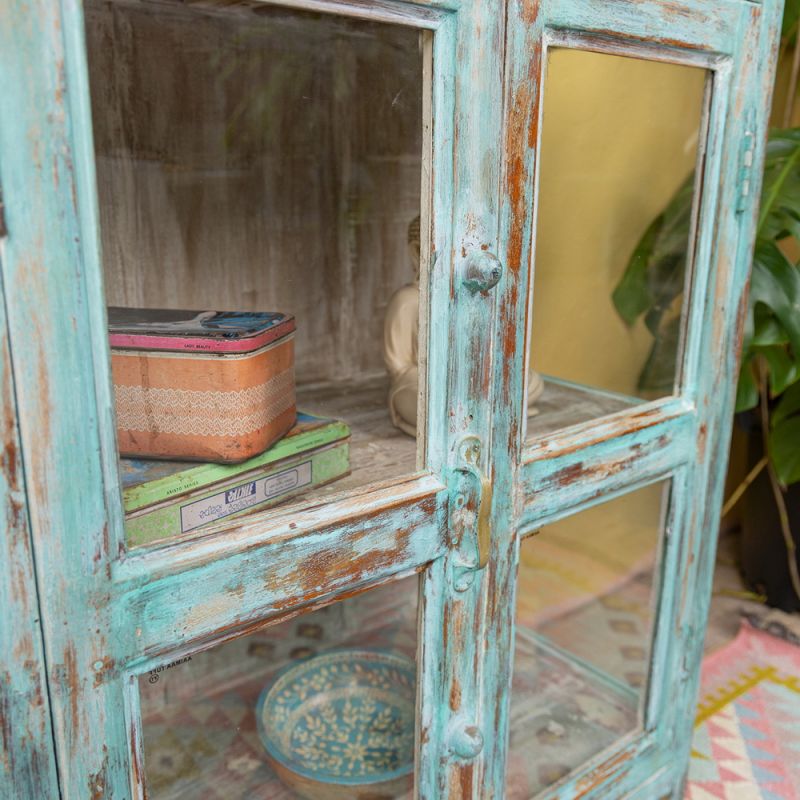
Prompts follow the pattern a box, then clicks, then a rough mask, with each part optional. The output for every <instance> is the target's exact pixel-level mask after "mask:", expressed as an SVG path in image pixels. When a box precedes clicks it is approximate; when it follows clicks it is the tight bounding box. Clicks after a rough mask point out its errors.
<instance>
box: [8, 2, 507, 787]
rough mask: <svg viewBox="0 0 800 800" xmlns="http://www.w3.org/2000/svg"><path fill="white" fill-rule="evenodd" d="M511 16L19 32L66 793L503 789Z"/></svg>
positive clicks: (36, 372)
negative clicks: (502, 495)
mask: <svg viewBox="0 0 800 800" xmlns="http://www.w3.org/2000/svg"><path fill="white" fill-rule="evenodd" d="M502 26H503V15H502V13H498V8H497V4H496V3H495V2H493V1H490V0H486V2H480V3H474V4H470V5H469V7H461V6H459V5H457V4H450V3H447V2H443V3H439V2H424V3H414V4H410V3H405V2H386V3H380V4H376V5H371V4H363V3H360V2H347V0H344V1H343V2H339V1H338V0H331V1H329V0H323V1H322V2H314V3H308V2H305V0H297V1H296V2H295V0H286V2H262V1H261V0H241V2H239V1H235V2H230V0H197V2H179V1H178V0H97V1H95V0H90V1H89V2H86V3H83V4H78V5H70V6H66V7H63V8H62V7H58V8H50V7H49V6H48V7H46V8H45V7H42V8H38V7H37V8H36V9H30V10H28V11H27V12H26V13H22V12H20V16H19V19H16V20H15V23H14V32H15V33H16V34H17V36H18V38H19V37H21V38H24V36H28V37H29V38H30V39H31V41H30V42H29V44H30V48H29V52H35V53H37V54H38V57H37V58H38V60H37V61H36V63H35V65H34V66H31V64H30V63H27V62H26V60H25V58H24V57H23V56H22V54H21V52H20V53H18V58H17V60H16V61H14V62H13V63H12V64H11V73H10V74H12V76H18V77H19V81H17V83H19V85H20V86H24V88H25V93H26V94H25V97H24V99H23V98H22V97H18V98H17V102H18V103H19V104H20V107H23V108H24V114H23V115H22V117H20V118H19V126H18V127H15V128H14V131H13V134H12V133H9V134H8V136H9V139H8V141H6V142H4V147H3V159H4V160H3V164H2V166H3V175H4V178H5V175H6V173H7V171H8V170H7V166H6V165H7V160H8V158H9V155H8V154H9V153H11V152H17V153H22V152H25V153H27V154H28V155H30V158H28V159H21V160H20V161H18V162H15V163H16V166H15V167H14V168H12V169H11V171H10V172H8V174H9V175H10V176H11V177H12V178H14V177H15V178H17V179H18V182H17V183H16V184H14V185H15V187H16V188H17V189H18V194H17V195H16V196H15V200H14V204H13V206H12V207H11V217H12V219H13V226H12V229H11V237H10V240H11V239H13V241H12V242H11V243H10V246H9V248H8V249H7V250H5V251H4V256H5V255H8V258H4V261H3V269H4V274H3V278H4V283H5V285H7V286H9V287H11V288H10V290H9V296H8V307H9V308H11V309H12V313H11V315H10V321H9V322H10V327H11V329H12V336H13V338H14V340H15V342H17V344H16V345H15V347H14V359H15V362H16V364H22V363H28V364H30V365H35V368H34V369H33V371H31V372H28V371H27V369H20V381H19V396H20V407H21V408H22V409H23V411H21V415H20V416H21V428H22V430H23V439H24V441H23V446H24V453H25V470H26V474H28V475H29V476H30V485H29V489H28V491H29V493H30V494H31V495H32V496H33V497H34V501H33V502H32V503H31V507H32V509H33V510H32V512H31V517H32V531H33V534H32V535H33V540H34V546H35V549H36V553H37V556H36V558H37V563H38V564H39V565H40V566H41V571H40V573H39V576H38V581H39V589H40V593H41V598H42V609H43V610H42V624H43V631H44V639H45V646H46V649H47V652H48V654H49V655H48V657H49V659H50V661H51V666H52V670H51V672H50V674H51V687H50V697H51V700H52V704H53V718H54V720H55V740H56V749H57V755H58V766H59V776H60V780H61V790H62V793H63V794H64V796H70V797H72V796H76V797H78V796H85V795H86V794H87V791H88V794H89V796H96V797H111V796H115V797H116V796H119V797H129V796H133V797H152V798H181V797H187V798H190V797H191V798H193V797H196V796H198V794H202V795H203V796H208V797H214V796H219V797H225V798H234V797H242V798H244V797H257V796H263V797H271V798H272V797H284V796H285V797H293V796H312V795H313V793H314V792H320V791H324V792H331V793H334V794H335V793H338V796H342V797H348V798H349V797H355V796H359V797H360V796H363V797H374V796H398V797H400V796H406V795H408V794H410V793H414V792H416V795H417V796H420V797H430V798H439V797H443V796H446V794H447V793H448V791H449V790H448V788H447V787H455V786H458V785H463V786H466V785H473V786H474V787H475V791H477V790H478V787H479V769H480V764H481V758H482V757H483V752H484V748H483V742H484V738H485V737H484V735H483V733H482V731H481V729H480V720H479V717H478V713H477V712H478V708H479V705H480V704H479V699H478V698H479V693H480V687H481V686H482V680H483V676H482V674H481V671H480V670H478V671H475V670H474V669H473V667H472V665H473V664H474V663H475V661H476V659H477V658H478V655H479V653H480V650H481V647H482V645H481V642H482V637H481V635H480V632H479V630H478V629H477V628H476V627H475V625H476V624H477V625H478V626H479V625H480V624H481V619H482V617H481V613H482V612H480V609H481V608H483V606H484V605H485V602H484V598H485V596H486V592H487V584H488V580H487V575H488V574H489V571H488V570H487V564H488V561H489V559H490V557H491V551H490V547H489V544H488V543H489V542H490V539H491V537H490V535H489V534H490V527H491V512H492V508H493V505H492V481H493V477H494V468H493V467H494V464H493V458H492V449H491V439H490V437H489V436H488V435H487V431H488V430H489V415H490V410H491V403H492V397H493V393H492V391H491V386H490V384H491V380H490V371H491V368H492V365H493V364H494V363H495V360H494V359H493V348H492V335H493V331H494V328H493V326H492V324H487V323H489V322H490V321H492V320H493V319H494V311H495V305H496V303H497V298H498V297H501V296H502V295H501V294H500V292H501V291H502V289H501V288H498V292H494V291H493V290H494V289H495V287H496V286H497V285H498V283H499V282H500V281H501V279H502V273H503V270H502V264H501V263H500V260H499V259H498V258H497V256H496V255H495V253H496V252H497V244H498V238H497V231H498V220H499V217H498V213H499V212H498V208H499V207H498V201H497V195H498V190H499V179H500V142H499V140H498V139H497V137H496V135H494V134H493V130H494V129H492V128H490V127H488V126H487V124H486V119H487V118H489V117H491V114H492V110H497V109H499V108H501V106H502V83H501V80H502V41H503V37H502V30H503V27H502ZM53 30H55V31H58V34H57V35H55V39H54V40H51V39H50V38H48V34H47V31H53ZM20 40H21V39H20ZM18 49H19V50H21V46H20V48H18ZM15 54H17V50H15ZM23 75H24V76H25V77H24V79H23V77H21V76H23ZM12 82H14V81H12ZM54 87H55V88H54ZM476 108H484V109H486V115H485V116H483V117H482V116H481V115H476V113H475V109H476ZM493 119H494V120H495V122H497V120H499V117H497V116H495V117H493ZM32 130H35V135H33V134H31V131H32ZM15 136H16V138H14V137H15ZM45 151H46V152H47V153H48V154H49V155H48V157H50V156H52V158H51V159H50V161H49V162H48V163H49V164H50V166H48V167H47V169H45V168H44V167H43V166H42V164H43V162H42V157H43V155H42V154H43V152H45ZM20 164H21V165H22V166H20ZM14 169H16V170H17V172H14ZM26 170H27V171H26ZM37 205H38V206H40V207H41V208H42V209H44V208H45V207H46V208H47V209H48V210H47V211H46V212H44V211H43V212H42V213H41V214H36V215H31V214H24V213H23V211H24V209H25V208H27V209H30V208H33V207H34V206H37ZM32 254H33V255H32ZM36 254H38V255H40V256H41V257H42V258H41V260H40V261H39V262H38V263H39V264H40V267H41V269H40V272H37V271H36V270H34V271H33V272H31V270H30V258H31V257H33V256H34V255H36ZM35 275H40V276H41V278H42V280H41V281H38V282H37V285H36V288H35V291H33V292H30V291H29V289H30V288H31V285H30V284H29V283H28V278H31V277H33V276H35ZM501 287H502V284H501ZM45 319H46V320H47V322H44V320H45ZM26 320H27V321H26ZM40 322H41V325H39V323H40ZM32 324H33V326H34V328H36V331H37V332H36V334H35V335H33V336H27V337H26V336H25V334H24V330H25V328H26V326H27V330H28V331H29V332H30V330H31V327H30V326H31V325H32ZM45 423H46V424H45ZM43 426H44V427H46V429H47V430H46V435H42V436H40V435H39V433H37V432H36V431H42V430H44V428H43ZM476 620H477V622H476Z"/></svg>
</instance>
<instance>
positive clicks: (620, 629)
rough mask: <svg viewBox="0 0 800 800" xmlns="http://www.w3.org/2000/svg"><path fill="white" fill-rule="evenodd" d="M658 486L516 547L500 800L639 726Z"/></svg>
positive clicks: (662, 495)
mask: <svg viewBox="0 0 800 800" xmlns="http://www.w3.org/2000/svg"><path fill="white" fill-rule="evenodd" d="M668 486H669V484H668V483H662V484H656V485H653V486H649V487H647V488H644V489H640V490H638V491H635V492H632V493H630V494H627V495H624V496H622V497H619V498H616V499H614V500H611V501H609V502H607V503H604V504H603V505H599V506H595V507H593V508H591V509H589V510H587V511H583V512H581V513H579V514H576V515H574V516H572V517H568V518H567V519H564V520H561V521H559V522H556V523H553V524H551V525H548V526H547V527H546V528H544V529H542V531H541V532H540V533H539V534H538V535H536V536H535V537H532V538H528V539H526V540H525V541H523V542H522V545H521V549H520V560H519V577H518V585H517V609H516V613H517V633H516V642H515V654H514V678H513V683H512V693H511V694H512V696H511V751H510V760H509V789H508V797H509V798H514V799H517V798H520V799H521V798H528V797H531V796H532V795H533V794H535V793H537V792H538V791H539V790H541V789H543V788H545V787H546V786H548V785H550V784H552V783H554V782H556V781H558V780H559V779H561V778H563V777H564V776H566V775H568V774H569V773H570V772H572V771H573V770H574V769H575V768H577V767H578V766H580V765H581V764H583V763H584V762H585V761H586V760H587V759H589V758H592V757H593V756H596V755H597V754H599V753H600V752H602V751H603V750H606V749H607V748H608V747H609V746H611V745H613V744H614V743H615V742H616V741H618V740H619V739H620V738H621V737H624V736H626V735H627V734H629V733H631V732H633V731H634V730H636V728H637V727H638V726H639V724H640V708H641V705H642V699H643V697H644V694H645V689H646V683H647V675H648V668H649V667H648V665H649V652H650V642H651V635H652V630H653V623H654V617H655V590H656V588H657V587H656V583H657V578H656V575H657V566H658V558H657V556H658V551H659V546H660V541H661V530H662V527H663V524H664V519H665V510H666V507H667V497H668Z"/></svg>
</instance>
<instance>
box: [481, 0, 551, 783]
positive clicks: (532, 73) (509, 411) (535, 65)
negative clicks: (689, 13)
mask: <svg viewBox="0 0 800 800" xmlns="http://www.w3.org/2000/svg"><path fill="white" fill-rule="evenodd" d="M540 8H541V5H540V3H538V2H530V1H529V0H528V1H526V0H510V2H509V3H508V11H507V15H508V18H507V23H506V25H507V33H506V51H505V70H504V84H505V86H504V112H503V113H504V125H503V132H502V141H503V145H502V146H503V169H502V178H501V190H500V204H501V205H500V244H499V248H500V250H501V253H502V256H501V259H502V261H503V263H504V266H505V273H504V280H503V283H502V284H501V286H500V287H498V289H502V293H501V294H499V295H498V311H497V318H498V323H499V324H498V325H497V328H496V330H495V336H494V341H493V347H494V349H495V352H496V354H497V355H496V357H495V363H494V365H493V383H494V386H495V387H496V389H495V396H494V404H493V408H492V420H491V426H492V438H493V453H494V455H495V493H494V509H493V511H494V514H493V525H492V530H493V532H494V537H493V542H492V544H493V548H492V556H491V559H490V569H491V573H490V576H489V592H488V598H487V611H486V619H487V621H486V627H487V636H486V642H487V648H486V653H485V661H486V666H485V670H486V675H487V678H486V680H485V682H484V686H483V697H482V703H483V707H484V724H485V725H486V727H487V730H491V731H493V732H494V733H493V735H492V736H491V737H490V740H489V741H488V742H487V748H486V770H487V775H486V777H485V779H484V784H485V786H486V787H487V788H488V789H489V792H488V794H487V796H488V797H498V798H499V797H503V796H505V790H504V784H505V778H506V762H507V758H508V737H509V703H510V697H511V676H512V673H513V666H514V626H515V609H516V577H517V561H518V557H519V536H518V531H517V529H516V527H515V525H514V523H513V520H515V519H516V518H517V516H518V509H517V500H518V496H517V495H518V492H517V486H518V478H517V471H518V467H519V464H520V455H521V449H522V440H523V439H524V435H525V434H524V420H525V406H526V403H525V401H524V396H525V391H526V383H527V381H526V374H527V366H526V363H525V357H526V330H525V322H526V319H527V314H526V312H527V307H528V303H529V288H530V281H531V280H532V275H531V274H530V272H531V270H530V269H529V264H530V263H531V248H532V237H531V235H529V232H530V231H532V230H533V229H534V226H533V224H532V221H533V219H534V214H535V186H536V180H535V173H536V152H537V150H538V145H539V123H540V111H541V96H542V85H543V81H542V74H543V64H542V53H543V43H542V31H543V26H542V24H541V18H540V16H539V10H540Z"/></svg>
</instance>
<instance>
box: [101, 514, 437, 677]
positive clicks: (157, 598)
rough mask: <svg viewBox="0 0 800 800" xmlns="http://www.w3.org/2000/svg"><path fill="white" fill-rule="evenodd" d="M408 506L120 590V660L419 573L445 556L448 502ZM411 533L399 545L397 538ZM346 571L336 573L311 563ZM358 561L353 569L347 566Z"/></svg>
mask: <svg viewBox="0 0 800 800" xmlns="http://www.w3.org/2000/svg"><path fill="white" fill-rule="evenodd" d="M431 505H432V506H433V513H431V512H430V511H429V510H428V509H427V508H426V507H425V506H424V505H417V506H413V505H412V506H410V507H404V508H403V509H402V510H401V511H399V512H398V511H396V512H394V513H391V514H387V515H386V516H385V518H384V519H382V520H379V521H364V520H360V521H358V522H356V523H354V524H353V525H352V526H350V527H349V528H347V529H342V528H339V527H334V528H333V529H332V530H331V531H322V532H320V534H319V535H314V536H310V537H302V536H301V537H297V538H296V539H290V540H288V541H282V542H277V543H275V544H274V545H273V546H271V547H270V546H265V547H262V548H256V549H253V550H248V551H247V552H245V553H238V554H236V555H234V556H231V557H228V558H220V559H218V560H212V561H209V562H207V563H205V564H204V565H202V566H199V567H197V568H195V569H191V570H187V571H184V572H180V573H176V574H168V575H164V576H162V577H160V578H153V579H147V578H144V577H142V578H140V579H138V580H136V581H131V582H129V583H128V584H127V585H120V586H119V587H118V589H117V596H116V597H115V599H114V601H113V606H112V612H113V622H114V625H115V629H116V630H117V640H118V658H119V660H120V661H121V663H124V664H130V663H131V661H133V660H135V659H140V658H142V657H143V656H146V655H148V654H152V653H159V654H166V653H168V652H170V651H171V650H173V649H177V648H186V647H189V646H191V644H192V643H193V642H202V641H204V640H208V639H212V638H213V637H214V636H215V635H216V633H217V632H218V631H224V632H225V633H226V634H227V633H229V632H230V631H232V630H236V629H241V628H245V627H246V626H248V625H252V624H254V623H256V622H258V621H259V620H268V619H270V618H273V617H276V616H280V615H281V614H285V613H286V612H287V611H289V610H291V609H293V608H302V607H304V606H308V605H310V604H311V603H321V602H326V603H327V602H333V601H334V600H335V599H336V597H337V596H339V595H341V594H346V593H347V592H349V591H352V590H354V589H360V588H365V587H368V586H374V585H377V584H380V583H384V582H386V581H388V580H395V579H398V578H400V577H403V576H404V575H407V574H409V573H413V572H415V571H418V570H419V569H420V568H421V567H423V566H424V565H425V564H426V563H429V562H430V561H432V560H434V559H436V558H439V557H441V555H442V554H443V553H444V551H445V549H446V541H445V536H444V527H443V520H442V512H441V510H440V509H442V508H443V506H442V504H441V503H440V502H439V501H438V500H436V498H433V499H432V503H431ZM403 529H410V530H411V531H412V532H411V533H410V534H409V535H408V537H407V539H403V540H402V542H401V546H400V547H398V545H397V539H398V537H397V531H398V530H403ZM315 563H316V564H323V565H325V564H337V565H342V567H341V569H340V570H331V571H330V573H329V574H326V573H325V572H324V570H320V571H317V570H315V569H313V567H312V566H311V565H313V564H315ZM350 563H352V564H353V565H354V566H353V568H352V569H350V568H349V567H348V566H347V565H348V564H350Z"/></svg>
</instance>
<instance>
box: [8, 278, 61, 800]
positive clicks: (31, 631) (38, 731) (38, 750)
mask: <svg viewBox="0 0 800 800" xmlns="http://www.w3.org/2000/svg"><path fill="white" fill-rule="evenodd" d="M2 296H3V295H2V284H1V283H0V301H2ZM0 407H2V409H3V442H2V446H3V450H2V455H0V459H2V470H0V509H1V510H0V514H2V517H0V608H2V609H3V621H2V624H0V665H2V666H1V667H0V745H1V746H0V795H2V796H4V797H47V798H56V797H58V781H57V775H56V762H55V756H54V754H53V737H52V731H51V729H50V704H49V700H48V696H47V685H46V668H45V663H44V650H43V646H42V632H41V628H40V627H39V600H38V597H37V592H36V582H35V577H34V568H33V553H32V550H31V540H30V530H29V528H28V507H27V503H26V501H25V490H24V478H23V473H22V463H21V461H20V452H19V435H18V432H17V419H16V403H15V401H14V380H13V375H12V372H11V355H10V353H9V350H8V337H7V331H6V317H5V306H4V304H3V303H2V302H0Z"/></svg>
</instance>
